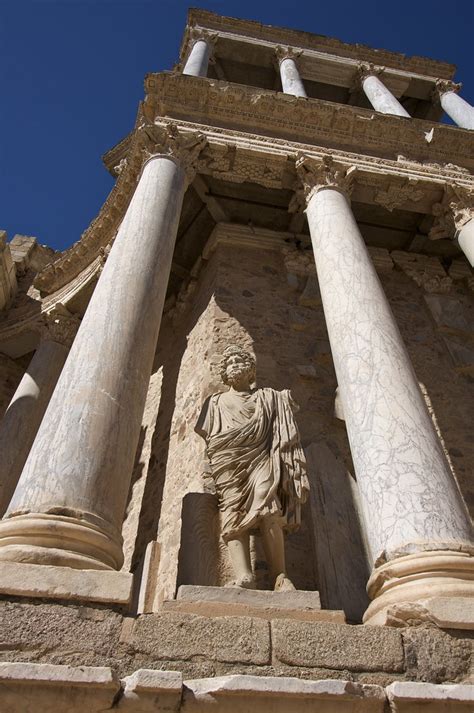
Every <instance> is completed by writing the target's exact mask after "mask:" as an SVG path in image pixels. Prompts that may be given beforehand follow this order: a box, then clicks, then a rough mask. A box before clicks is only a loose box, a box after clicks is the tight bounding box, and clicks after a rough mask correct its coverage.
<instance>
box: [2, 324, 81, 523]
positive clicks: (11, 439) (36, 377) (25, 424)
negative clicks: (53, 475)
mask: <svg viewBox="0 0 474 713" xmlns="http://www.w3.org/2000/svg"><path fill="white" fill-rule="evenodd" d="M75 329H76V324H75V320H73V319H70V318H67V317H57V316H56V317H54V316H51V317H50V318H49V319H48V321H47V323H46V324H45V325H44V329H42V331H43V338H42V340H41V342H40V345H39V347H38V349H37V350H36V352H35V355H34V356H33V358H32V360H31V362H30V364H29V366H28V369H27V370H26V373H25V375H24V376H23V378H22V380H21V382H20V384H19V385H18V388H17V390H16V391H15V394H14V396H13V398H12V400H11V402H10V404H9V406H8V408H7V410H6V413H5V415H4V417H3V419H2V420H1V422H0V453H1V454H2V458H1V463H0V516H2V515H3V514H4V512H5V510H6V509H7V507H8V504H9V502H10V500H11V497H12V495H13V493H14V491H15V488H16V485H17V483H18V479H19V477H20V475H21V471H22V470H23V466H24V465H25V462H26V459H27V458H28V454H29V452H30V449H31V446H32V445H33V441H34V440H35V436H36V434H37V432H38V428H39V426H40V423H41V420H42V418H43V416H44V412H45V411H46V408H47V406H48V403H49V400H50V398H51V394H52V393H53V391H54V387H55V386H56V382H57V380H58V378H59V375H60V373H61V370H62V368H63V366H64V362H65V361H66V357H67V355H68V352H69V346H70V343H71V342H72V339H73V336H74V333H75Z"/></svg>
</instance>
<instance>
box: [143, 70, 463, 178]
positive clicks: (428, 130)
mask: <svg viewBox="0 0 474 713" xmlns="http://www.w3.org/2000/svg"><path fill="white" fill-rule="evenodd" d="M145 84H146V90H147V97H146V101H145V108H144V111H145V113H146V115H147V117H148V118H149V119H153V118H154V117H156V116H167V117H173V118H176V119H184V120H187V121H194V122H196V123H200V124H209V125H216V126H222V127H228V128H233V129H237V130H241V131H251V132H252V133H253V134H255V133H259V134H262V135H273V136H280V137H286V138H288V139H290V140H291V141H295V140H300V141H301V140H304V141H306V142H307V143H309V144H317V145H320V146H321V145H323V146H324V145H327V146H333V147H337V148H339V149H342V150H349V151H351V150H352V151H357V152H363V153H368V154H375V155H379V156H384V157H386V158H393V157H394V156H397V155H398V154H400V153H402V154H404V155H408V156H414V157H415V158H416V159H418V160H422V161H430V162H439V163H454V164H457V165H460V166H464V167H466V168H469V169H474V133H473V132H470V131H467V130H464V129H460V128H458V127H453V126H447V125H445V124H438V123H436V122H432V121H426V120H422V119H406V118H405V117H399V116H392V115H389V114H381V113H378V112H375V111H374V110H373V109H362V108H360V107H354V106H349V105H346V104H337V103H335V102H328V101H323V100H320V99H307V98H303V97H295V96H293V95H290V94H284V93H282V92H275V91H270V90H263V89H257V88H255V87H248V86H244V85H240V84H238V85H237V84H229V83H227V82H223V81H219V80H214V79H208V78H203V77H191V76H183V75H180V74H170V73H160V74H149V75H148V76H147V78H146V83H145Z"/></svg>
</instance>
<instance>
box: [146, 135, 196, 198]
mask: <svg viewBox="0 0 474 713" xmlns="http://www.w3.org/2000/svg"><path fill="white" fill-rule="evenodd" d="M149 129H150V127H147V130H146V132H145V133H146V137H147V139H148V140H149V141H147V145H146V146H145V147H144V149H143V157H144V162H143V166H145V164H146V163H147V162H148V161H151V160H153V159H154V158H159V157H163V156H167V157H169V158H173V159H174V160H175V161H176V162H177V163H178V164H179V165H180V166H181V168H183V170H184V171H185V174H186V180H187V184H188V185H189V184H190V183H192V181H193V179H194V176H195V175H196V169H197V162H198V158H199V155H200V154H201V151H202V150H203V149H204V147H205V146H206V143H207V139H206V137H205V135H204V134H201V133H198V132H195V131H180V130H179V129H178V128H177V127H176V126H175V125H174V124H167V125H165V126H154V127H153V129H152V130H151V131H150V130H149ZM142 171H143V167H142Z"/></svg>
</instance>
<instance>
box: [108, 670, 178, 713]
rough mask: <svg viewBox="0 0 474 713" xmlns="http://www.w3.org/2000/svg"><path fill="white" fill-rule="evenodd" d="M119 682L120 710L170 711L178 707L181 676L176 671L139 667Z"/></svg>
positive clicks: (150, 712) (142, 712) (158, 712)
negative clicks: (120, 686) (120, 684)
mask: <svg viewBox="0 0 474 713" xmlns="http://www.w3.org/2000/svg"><path fill="white" fill-rule="evenodd" d="M121 683H122V688H123V692H122V696H121V698H120V700H119V702H118V706H117V708H118V710H120V711H130V713H132V712H133V711H136V712H137V713H160V712H162V713H165V712H167V713H171V712H172V711H178V710H179V709H180V705H181V696H182V689H183V677H182V675H181V673H180V672H178V671H153V670H149V669H139V670H138V671H135V672H134V673H132V675H131V676H127V677H126V678H124V679H123V680H122V682H121Z"/></svg>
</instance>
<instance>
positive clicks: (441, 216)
mask: <svg viewBox="0 0 474 713" xmlns="http://www.w3.org/2000/svg"><path fill="white" fill-rule="evenodd" d="M432 211H433V215H434V216H435V220H434V223H433V227H432V228H431V230H430V232H429V233H428V236H429V238H430V239H431V240H440V239H441V238H455V237H456V235H457V234H458V233H459V231H460V230H461V228H462V227H463V226H464V225H466V223H468V222H469V221H470V220H472V219H473V218H474V191H470V190H468V189H467V188H464V187H462V186H458V185H456V184H453V185H449V186H447V187H446V190H445V193H444V196H443V200H442V201H441V202H440V203H435V204H434V206H433V209H432Z"/></svg>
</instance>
